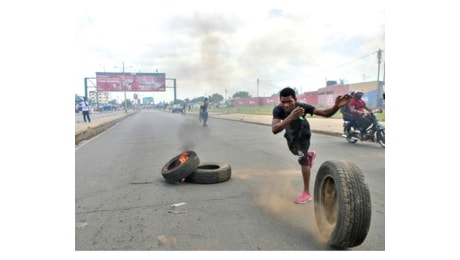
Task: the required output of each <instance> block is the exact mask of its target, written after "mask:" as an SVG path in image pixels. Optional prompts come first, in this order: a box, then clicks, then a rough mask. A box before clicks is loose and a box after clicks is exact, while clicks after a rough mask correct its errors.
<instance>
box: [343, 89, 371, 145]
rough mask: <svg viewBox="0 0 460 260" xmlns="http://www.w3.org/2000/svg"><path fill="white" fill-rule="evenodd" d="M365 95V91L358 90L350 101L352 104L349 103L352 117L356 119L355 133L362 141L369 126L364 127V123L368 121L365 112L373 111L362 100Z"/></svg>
mask: <svg viewBox="0 0 460 260" xmlns="http://www.w3.org/2000/svg"><path fill="white" fill-rule="evenodd" d="M363 95H364V92H363V91H361V90H356V91H355V95H354V96H353V98H352V99H351V100H350V103H348V105H349V106H350V112H351V115H352V117H353V118H354V121H355V122H356V124H355V125H356V130H355V132H356V133H357V134H358V137H359V139H360V140H363V133H364V132H365V131H366V128H367V126H365V125H364V124H365V122H364V121H365V120H366V119H365V118H364V115H365V114H366V111H364V110H367V111H368V112H371V110H370V109H369V108H368V107H367V104H366V102H365V101H364V100H362V97H363Z"/></svg>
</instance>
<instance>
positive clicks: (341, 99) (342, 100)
mask: <svg viewBox="0 0 460 260" xmlns="http://www.w3.org/2000/svg"><path fill="white" fill-rule="evenodd" d="M352 98H353V97H352V96H350V95H349V94H345V95H343V96H338V97H336V98H335V105H336V106H337V107H339V108H340V107H343V106H345V105H346V104H348V102H350V100H351V99H352Z"/></svg>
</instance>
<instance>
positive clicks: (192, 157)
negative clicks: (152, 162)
mask: <svg viewBox="0 0 460 260" xmlns="http://www.w3.org/2000/svg"><path fill="white" fill-rule="evenodd" d="M185 152H186V153H188V156H189V159H188V160H187V161H185V162H184V163H182V164H180V163H179V161H178V159H179V157H180V156H181V155H182V153H181V154H179V155H177V156H175V157H174V158H172V159H171V160H169V161H168V162H167V163H166V164H165V165H164V166H163V168H162V169H161V175H163V178H165V180H166V181H167V182H171V183H174V182H180V181H181V180H182V179H184V178H187V177H188V176H189V175H190V174H192V173H193V172H194V171H195V170H196V169H197V168H198V165H199V164H200V158H199V157H198V155H197V154H196V153H195V152H194V151H185Z"/></svg>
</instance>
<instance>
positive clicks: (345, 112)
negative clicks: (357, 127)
mask: <svg viewBox="0 0 460 260" xmlns="http://www.w3.org/2000/svg"><path fill="white" fill-rule="evenodd" d="M354 94H355V92H354V91H352V92H350V96H352V97H353V96H354ZM340 113H342V118H343V121H346V122H347V125H346V126H345V129H344V134H345V135H347V134H348V132H349V131H350V127H351V126H352V125H353V124H354V123H355V118H354V117H353V115H352V114H351V111H350V105H349V104H346V105H345V106H343V107H342V108H341V109H340Z"/></svg>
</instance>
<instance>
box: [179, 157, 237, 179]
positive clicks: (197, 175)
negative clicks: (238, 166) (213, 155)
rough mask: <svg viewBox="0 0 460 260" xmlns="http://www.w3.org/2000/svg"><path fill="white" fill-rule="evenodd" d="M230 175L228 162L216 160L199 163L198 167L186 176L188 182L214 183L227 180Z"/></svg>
mask: <svg viewBox="0 0 460 260" xmlns="http://www.w3.org/2000/svg"><path fill="white" fill-rule="evenodd" d="M231 175H232V168H231V167H230V165H229V164H225V163H218V162H206V163H200V165H199V166H198V168H197V169H196V170H195V171H194V172H193V173H192V174H191V175H190V176H188V177H187V181H188V182H192V183H200V184H214V183H220V182H224V181H228V180H229V179H230V178H231Z"/></svg>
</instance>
